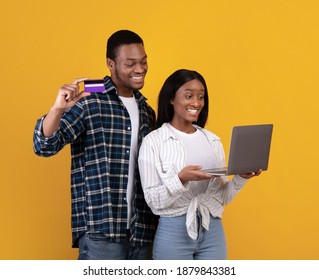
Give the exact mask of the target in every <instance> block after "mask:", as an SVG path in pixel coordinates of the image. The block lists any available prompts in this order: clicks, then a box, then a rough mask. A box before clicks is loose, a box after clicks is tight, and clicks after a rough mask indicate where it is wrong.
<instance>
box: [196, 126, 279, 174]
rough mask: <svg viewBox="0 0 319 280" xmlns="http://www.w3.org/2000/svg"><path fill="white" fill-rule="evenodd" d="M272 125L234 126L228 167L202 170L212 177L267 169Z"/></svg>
mask: <svg viewBox="0 0 319 280" xmlns="http://www.w3.org/2000/svg"><path fill="white" fill-rule="evenodd" d="M272 131H273V124H259V125H244V126H234V127H233V129H232V136H231V141H230V150H229V157H228V167H221V168H213V169H202V170H201V171H202V172H205V173H207V174H211V175H214V176H224V175H234V174H244V173H251V172H256V171H258V170H259V169H262V170H263V171H265V170H267V169H268V161H269V153H270V143H271V137H272Z"/></svg>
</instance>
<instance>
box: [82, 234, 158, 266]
mask: <svg viewBox="0 0 319 280" xmlns="http://www.w3.org/2000/svg"><path fill="white" fill-rule="evenodd" d="M151 251H152V249H151V244H145V245H144V246H137V247H133V246H131V245H130V243H129V237H128V238H127V240H126V241H124V242H121V243H117V242H111V241H110V240H109V238H107V237H106V236H105V235H104V234H103V233H86V234H84V235H83V236H82V237H80V239H79V257H78V259H79V260H149V259H151Z"/></svg>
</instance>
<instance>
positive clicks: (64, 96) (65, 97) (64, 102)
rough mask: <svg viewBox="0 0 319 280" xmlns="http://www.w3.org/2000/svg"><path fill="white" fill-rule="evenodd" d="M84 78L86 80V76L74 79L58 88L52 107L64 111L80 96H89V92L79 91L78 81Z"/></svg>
mask: <svg viewBox="0 0 319 280" xmlns="http://www.w3.org/2000/svg"><path fill="white" fill-rule="evenodd" d="M85 80H87V78H79V79H75V80H74V81H73V82H72V83H71V84H65V85H63V86H62V87H61V88H59V91H58V95H57V98H56V100H55V103H54V105H53V106H52V109H54V110H61V111H65V110H66V109H68V108H71V107H73V106H74V105H75V103H76V102H78V101H79V100H80V99H81V98H83V97H85V96H89V95H90V93H89V92H84V91H82V92H79V83H81V82H83V81H85Z"/></svg>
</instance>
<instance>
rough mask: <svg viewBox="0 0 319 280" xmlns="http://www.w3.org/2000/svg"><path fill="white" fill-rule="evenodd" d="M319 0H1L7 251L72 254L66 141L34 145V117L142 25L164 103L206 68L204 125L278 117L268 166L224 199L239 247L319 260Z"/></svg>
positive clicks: (232, 242)
mask: <svg viewBox="0 0 319 280" xmlns="http://www.w3.org/2000/svg"><path fill="white" fill-rule="evenodd" d="M318 12H319V4H318V1H316V0H313V1H311V0H300V1H299V0H290V1H289V0H286V1H285V0H269V1H260V0H256V1H253V0H241V1H237V0H233V1H230V0H228V1H227V0H225V1H223V0H196V1H187V0H184V1H172V0H169V1H168V0H161V1H149V0H140V1H105V0H103V1H82V0H81V1H80V0H77V1H75V0H63V1H62V0H56V1H40V0H38V1H37V0H29V1H14V0H13V1H2V4H1V17H0V24H1V29H0V35H1V37H0V38H1V45H0V48H1V76H0V80H1V85H0V86H1V110H0V126H1V127H0V133H1V138H0V141H1V142H0V156H1V161H0V164H1V166H0V167H1V168H0V184H1V192H0V225H1V226H0V227H1V230H0V248H1V250H0V259H75V258H76V257H77V250H76V249H72V248H71V229H70V227H71V226H70V214H71V209H70V155H69V147H67V148H65V149H64V150H63V151H61V153H60V154H58V155H57V156H55V157H52V158H49V159H45V158H40V157H37V156H35V155H34V154H33V148H32V137H33V128H34V125H35V122H36V119H37V118H38V117H40V116H42V115H43V114H45V113H46V112H47V111H48V110H49V108H50V106H51V105H52V104H53V102H54V100H55V96H56V93H57V89H58V88H59V87H60V86H61V85H62V84H64V83H69V82H71V81H73V79H74V78H76V77H83V76H87V77H90V78H99V77H103V76H104V75H105V74H109V72H108V70H107V68H106V66H105V44H106V40H107V38H108V37H109V36H110V35H111V34H112V33H113V32H114V31H116V30H118V29H131V30H134V31H136V32H137V33H138V34H140V35H141V36H142V38H143V39H144V42H145V47H146V51H147V53H148V56H149V72H148V76H147V80H146V85H145V87H144V89H143V90H142V92H143V93H144V94H145V96H146V97H148V98H149V102H150V104H151V105H152V106H153V107H154V108H155V109H156V101H157V94H158V92H159V89H160V87H161V85H162V84H163V82H164V79H165V78H166V77H167V76H168V75H169V74H171V73H172V72H173V71H175V70H176V69H178V68H190V69H195V70H197V71H199V72H200V73H202V74H203V75H204V76H205V78H206V81H207V84H208V88H209V92H210V117H209V122H208V125H207V128H208V129H210V130H212V131H214V132H215V133H216V134H218V135H219V136H220V137H221V138H222V140H223V143H224V147H225V150H226V153H227V152H228V147H229V137H230V132H231V127H232V126H233V125H242V124H253V123H274V134H273V142H272V147H271V148H272V149H271V158H270V166H269V170H268V171H267V172H264V173H263V174H262V175H261V176H260V177H258V178H254V179H252V180H251V181H250V182H249V183H248V184H247V185H246V187H245V188H244V190H243V191H242V192H241V193H240V194H239V195H238V196H237V197H236V199H235V200H234V201H233V202H232V204H231V205H229V206H227V207H226V208H225V214H224V219H223V221H224V226H225V231H226V237H227V243H228V250H229V258H230V259H266V260H267V259H319V241H318V232H319V219H318V214H319V213H318V212H319V211H318V210H319V206H318V205H319V204H318V197H319V183H318V179H317V178H318V175H317V172H318V170H317V169H318V155H319V153H318V132H317V131H318V120H319V118H318V103H319V98H318V65H319V59H318V50H319V39H318V38H319V37H318V28H319V20H318Z"/></svg>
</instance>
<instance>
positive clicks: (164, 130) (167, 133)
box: [158, 123, 219, 141]
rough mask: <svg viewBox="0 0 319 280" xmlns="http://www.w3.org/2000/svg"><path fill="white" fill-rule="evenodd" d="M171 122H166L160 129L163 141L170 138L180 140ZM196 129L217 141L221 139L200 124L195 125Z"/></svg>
mask: <svg viewBox="0 0 319 280" xmlns="http://www.w3.org/2000/svg"><path fill="white" fill-rule="evenodd" d="M170 126H171V125H170V124H169V123H164V124H163V125H162V126H161V127H160V128H159V129H158V133H159V134H160V135H161V137H162V139H163V141H166V140H168V139H170V138H172V139H175V140H178V137H177V136H176V134H175V133H174V132H173V131H172V129H171V128H170ZM193 126H194V127H195V128H196V129H198V130H199V131H201V132H203V133H204V134H205V135H206V136H207V137H208V138H210V139H211V140H213V141H215V140H219V137H218V136H216V135H215V134H213V133H209V132H208V131H207V130H205V129H204V128H202V127H200V126H198V125H193Z"/></svg>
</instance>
